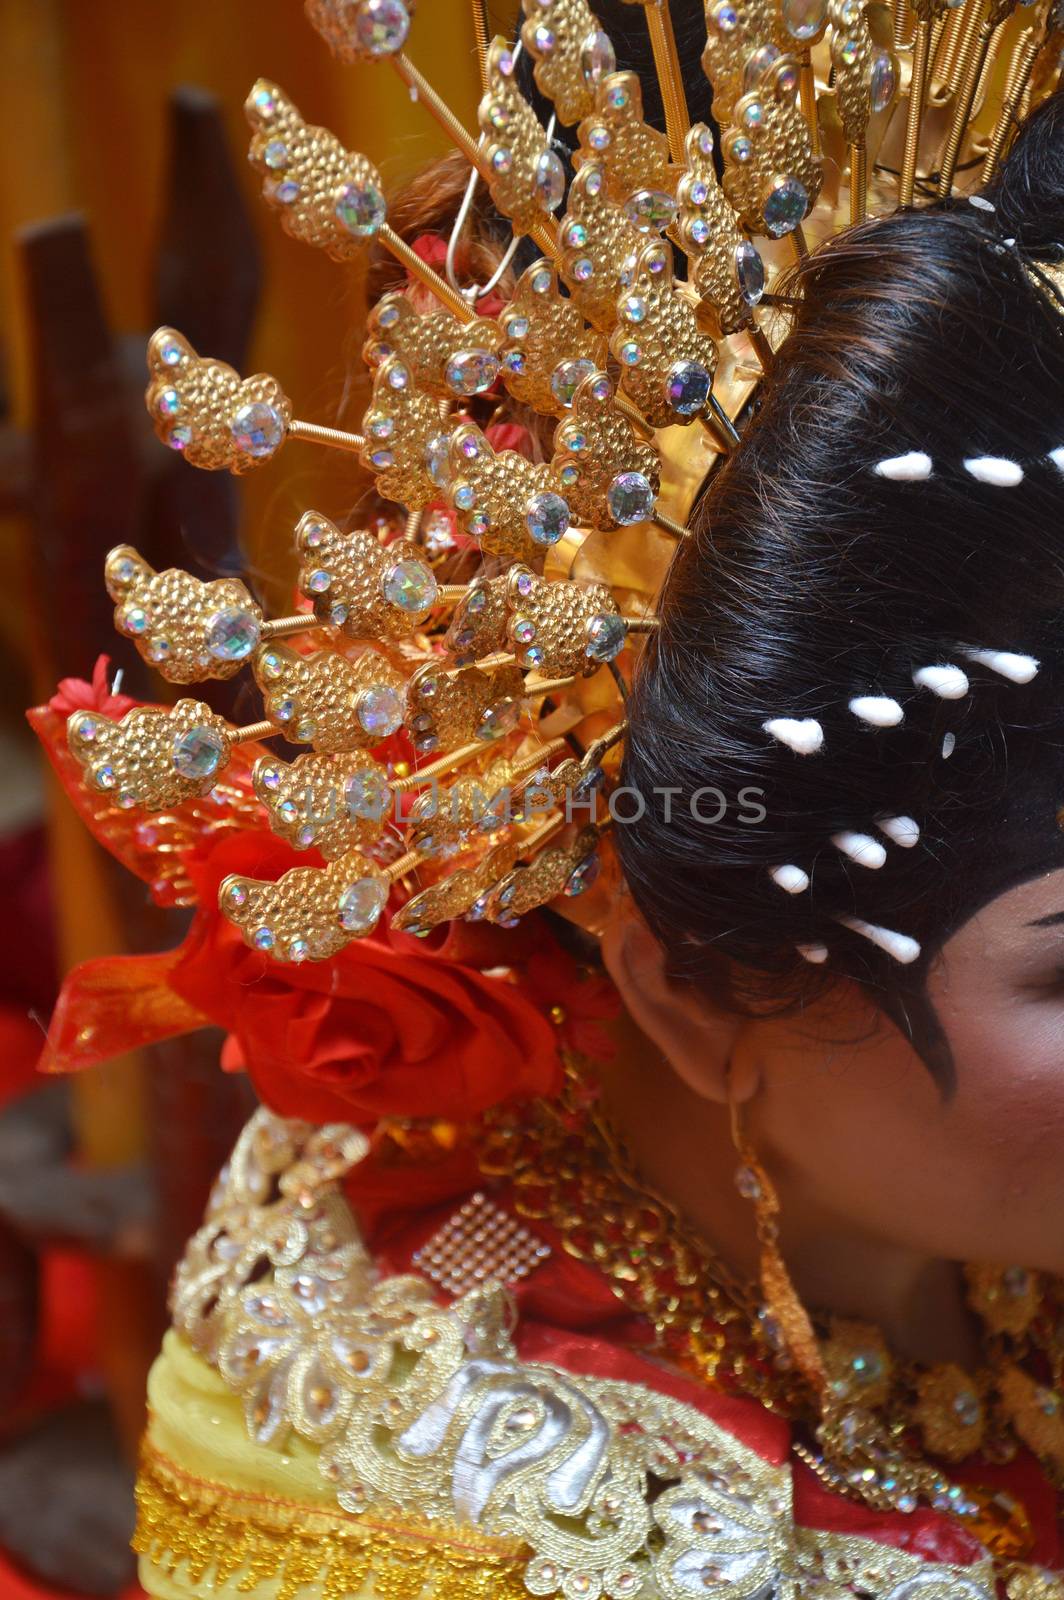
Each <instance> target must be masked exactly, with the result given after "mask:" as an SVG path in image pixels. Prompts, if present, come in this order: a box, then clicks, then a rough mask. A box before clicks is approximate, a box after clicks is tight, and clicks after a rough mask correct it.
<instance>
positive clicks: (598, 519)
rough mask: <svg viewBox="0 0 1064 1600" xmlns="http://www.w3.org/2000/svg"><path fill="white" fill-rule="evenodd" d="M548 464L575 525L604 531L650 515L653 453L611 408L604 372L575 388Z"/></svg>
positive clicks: (654, 488) (655, 479) (654, 489)
mask: <svg viewBox="0 0 1064 1600" xmlns="http://www.w3.org/2000/svg"><path fill="white" fill-rule="evenodd" d="M551 465H552V467H553V468H554V471H555V472H556V474H557V477H558V482H559V484H560V485H561V487H562V489H563V490H564V493H565V497H566V499H567V500H568V502H569V505H570V507H571V509H572V513H573V516H574V517H575V519H576V520H577V521H578V522H580V523H586V524H587V525H588V526H589V527H592V528H601V529H603V530H607V531H608V530H610V529H613V528H617V527H624V526H628V525H630V524H631V523H636V522H643V521H645V520H646V519H647V518H648V517H650V516H651V515H652V514H653V510H654V503H655V500H656V498H657V493H658V488H659V484H660V468H659V464H658V454H657V451H656V450H655V449H654V447H653V445H650V444H647V443H645V442H644V441H643V440H642V439H640V438H639V437H638V435H637V434H636V432H635V429H634V428H633V427H632V425H631V423H630V422H629V421H628V419H627V418H626V417H624V416H622V415H621V413H620V412H619V411H617V410H616V408H615V406H614V390H613V384H612V383H611V382H610V380H609V378H608V377H607V376H606V374H605V373H604V372H593V373H591V374H590V375H589V376H587V377H586V378H584V380H583V381H582V382H581V384H580V386H579V388H578V389H577V391H576V394H575V396H574V398H573V405H572V412H571V414H570V416H569V417H567V418H566V419H565V420H564V421H563V422H562V423H560V424H559V426H558V428H557V430H556V432H555V435H554V456H553V458H552V461H551Z"/></svg>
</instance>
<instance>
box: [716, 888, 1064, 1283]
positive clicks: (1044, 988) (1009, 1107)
mask: <svg viewBox="0 0 1064 1600" xmlns="http://www.w3.org/2000/svg"><path fill="white" fill-rule="evenodd" d="M928 998H929V999H930V1001H931V1004H932V1005H933V1006H934V1008H935V1011H936V1013H937V1015H938V1018H939V1020H940V1022H941V1024H942V1027H943V1029H944V1031H945V1033H946V1036H947V1038H948V1040H949V1043H950V1046H951V1049H952V1053H953V1058H954V1063H955V1067H956V1080H957V1081H956V1091H955V1093H954V1094H953V1095H952V1097H951V1098H948V1099H947V1098H944V1096H943V1094H942V1092H941V1091H940V1089H939V1087H938V1085H937V1084H936V1083H935V1082H934V1081H933V1079H932V1078H931V1075H930V1073H929V1072H928V1070H927V1068H926V1066H925V1065H924V1064H923V1062H922V1061H921V1060H920V1059H919V1058H918V1057H917V1056H916V1054H915V1052H914V1051H913V1050H912V1049H911V1047H910V1046H909V1045H908V1043H907V1042H906V1041H905V1040H904V1039H903V1038H902V1036H901V1034H900V1033H899V1032H898V1031H897V1029H896V1028H895V1027H894V1026H892V1025H891V1024H889V1023H887V1022H886V1021H885V1020H884V1019H882V1018H873V1017H871V1016H870V1014H869V1009H868V1005H867V1002H866V1000H865V999H864V998H863V996H859V995H858V994H857V993H856V992H853V991H851V992H848V993H846V994H840V993H839V991H837V990H836V991H834V992H833V993H832V994H831V995H829V996H827V997H825V999H824V1000H823V1001H822V1002H820V1003H818V1004H817V1005H815V1006H814V1007H812V1008H810V1010H809V1011H807V1012H806V1013H805V1014H804V1015H803V1016H802V1017H800V1018H795V1019H791V1020H789V1021H781V1020H779V1019H777V1020H774V1021H766V1022H754V1023H750V1024H748V1025H746V1027H745V1028H744V1030H743V1032H744V1035H745V1038H744V1049H746V1050H748V1051H750V1052H752V1053H753V1056H754V1058H755V1059H756V1061H757V1065H758V1068H759V1075H760V1092H759V1094H758V1096H757V1098H756V1102H755V1104H754V1105H753V1106H751V1114H752V1118H753V1124H752V1125H753V1127H754V1129H755V1131H756V1132H757V1136H758V1142H759V1143H760V1144H761V1145H762V1148H763V1151H764V1153H765V1154H766V1156H768V1155H769V1154H770V1153H771V1156H772V1159H773V1160H774V1161H775V1162H776V1163H777V1164H778V1165H779V1166H781V1167H783V1168H785V1169H786V1172H787V1176H788V1178H789V1179H790V1181H791V1182H793V1183H796V1184H798V1185H800V1186H801V1188H802V1189H803V1190H804V1191H805V1192H806V1194H807V1195H808V1197H809V1199H810V1200H811V1201H813V1202H814V1203H815V1204H817V1205H820V1206H823V1207H826V1208H827V1209H828V1210H829V1211H833V1212H836V1213H837V1214H839V1215H845V1216H848V1217H849V1218H850V1219H851V1220H852V1222H853V1223H854V1224H856V1225H858V1226H860V1227H862V1228H864V1229H865V1230H866V1231H870V1232H872V1233H873V1234H875V1235H877V1236H879V1237H881V1238H883V1239H884V1240H887V1241H890V1242H892V1243H896V1244H899V1245H902V1246H905V1247H909V1248H914V1249H919V1250H924V1251H927V1252H929V1253H931V1254H933V1255H936V1256H941V1257H946V1258H949V1259H955V1260H982V1261H986V1262H993V1263H998V1264H1006V1263H1011V1262H1015V1263H1022V1264H1023V1265H1025V1266H1029V1267H1035V1268H1040V1269H1042V1270H1045V1271H1052V1272H1064V869H1061V870H1057V871H1053V872H1047V873H1045V874H1044V875H1043V876H1040V877H1038V878H1036V879H1032V880H1031V881H1030V882H1027V883H1023V884H1021V885H1019V886H1018V887H1017V888H1014V889H1011V890H1009V891H1008V892H1007V893H1005V894H1002V895H1001V896H999V898H998V899H996V900H994V901H992V902H991V903H990V904H988V905H987V906H985V907H984V908H983V909H982V910H981V911H979V912H978V913H977V914H976V915H975V916H973V917H972V918H971V919H970V920H969V921H968V922H966V923H965V924H964V925H963V927H961V928H960V930H959V931H958V932H957V933H955V934H954V935H953V936H952V938H950V939H949V941H948V942H947V943H946V945H945V946H944V948H943V950H942V953H941V955H940V957H939V958H938V959H937V960H936V962H935V964H934V966H933V969H932V972H931V976H930V979H929V982H928ZM781 1175H782V1174H781Z"/></svg>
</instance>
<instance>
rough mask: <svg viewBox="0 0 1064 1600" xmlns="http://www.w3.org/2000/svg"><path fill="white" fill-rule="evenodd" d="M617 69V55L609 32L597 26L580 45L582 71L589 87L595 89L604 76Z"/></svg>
mask: <svg viewBox="0 0 1064 1600" xmlns="http://www.w3.org/2000/svg"><path fill="white" fill-rule="evenodd" d="M616 70H617V56H616V54H615V53H614V49H613V44H612V42H611V40H610V36H609V34H608V33H603V31H602V29H601V28H596V29H595V30H594V31H593V32H592V33H589V34H588V35H587V37H586V38H585V40H584V42H583V44H582V45H581V46H580V71H581V72H582V73H583V75H584V82H585V83H586V84H587V86H588V88H589V89H594V88H595V87H597V85H598V84H600V83H601V82H602V80H603V78H606V77H608V76H609V74H610V73H611V72H616Z"/></svg>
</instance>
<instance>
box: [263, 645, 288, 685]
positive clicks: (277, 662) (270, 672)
mask: <svg viewBox="0 0 1064 1600" xmlns="http://www.w3.org/2000/svg"><path fill="white" fill-rule="evenodd" d="M259 665H260V667H261V669H262V675H263V677H265V678H280V677H281V676H282V675H283V673H284V662H283V660H282V659H281V657H280V656H279V655H278V654H277V653H276V651H274V650H268V651H267V652H266V654H265V655H264V656H263V657H262V659H261V661H260V663H259Z"/></svg>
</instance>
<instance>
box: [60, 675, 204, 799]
mask: <svg viewBox="0 0 1064 1600" xmlns="http://www.w3.org/2000/svg"><path fill="white" fill-rule="evenodd" d="M232 733H233V729H232V728H231V727H230V726H229V724H228V723H227V722H226V721H225V719H224V717H220V716H218V714H217V713H216V712H214V711H212V710H211V708H210V706H207V705H204V704H203V703H202V701H199V700H179V701H178V702H177V704H176V705H175V706H173V707H166V708H164V707H161V706H135V707H134V708H133V710H132V711H127V712H126V714H125V716H124V717H123V718H122V719H121V721H119V722H113V721H112V720H111V719H110V718H109V717H105V716H103V715H101V714H99V713H97V712H94V711H75V712H74V713H73V715H72V716H71V717H69V718H68V720H67V741H68V743H69V745H70V750H71V753H72V754H73V755H74V756H75V757H76V759H77V760H78V761H79V762H80V763H81V766H82V769H83V771H84V773H85V780H86V782H87V783H88V784H89V786H90V788H92V789H95V790H96V791H97V793H100V794H108V795H112V796H113V797H114V801H115V804H116V805H119V806H122V807H124V808H132V807H136V806H139V807H143V808H144V809H145V810H148V811H165V810H166V809H167V808H168V807H170V806H176V805H180V803H181V802H182V801H183V800H190V799H192V797H193V796H194V795H201V794H207V793H208V791H209V790H211V789H213V787H214V784H215V782H216V780H217V779H218V777H219V776H220V775H221V773H222V772H223V771H224V769H225V768H226V767H227V766H228V764H229V760H230V756H231V755H232Z"/></svg>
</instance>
